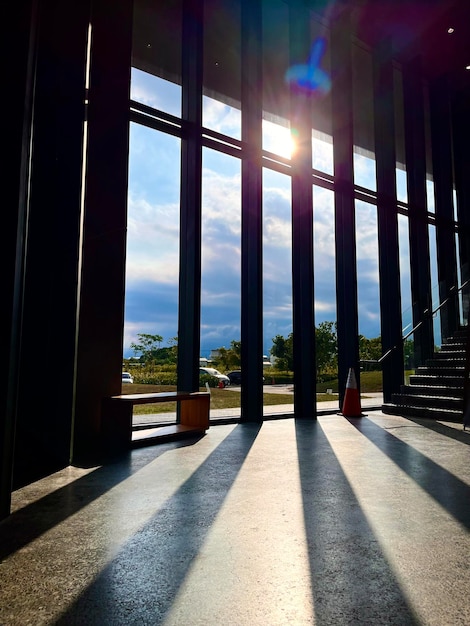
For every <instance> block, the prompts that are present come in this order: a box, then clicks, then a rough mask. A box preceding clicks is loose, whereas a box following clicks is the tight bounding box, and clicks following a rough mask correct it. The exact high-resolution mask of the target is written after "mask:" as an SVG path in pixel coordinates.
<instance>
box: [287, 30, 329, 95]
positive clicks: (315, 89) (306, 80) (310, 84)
mask: <svg viewBox="0 0 470 626" xmlns="http://www.w3.org/2000/svg"><path fill="white" fill-rule="evenodd" d="M325 50H326V40H325V39H324V38H323V37H319V38H318V39H315V41H314V42H313V44H312V48H311V50H310V55H309V58H308V61H307V63H305V64H299V65H292V66H291V67H290V68H289V69H288V70H287V72H286V74H285V81H286V83H288V84H289V85H290V86H291V87H293V88H294V89H296V90H298V91H302V92H308V93H317V94H319V95H324V94H326V93H328V91H329V90H330V89H331V79H330V77H329V75H328V74H327V72H325V70H323V69H322V68H321V67H320V63H321V60H322V57H323V55H324V54H325Z"/></svg>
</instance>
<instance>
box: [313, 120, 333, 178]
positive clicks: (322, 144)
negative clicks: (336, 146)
mask: <svg viewBox="0 0 470 626" xmlns="http://www.w3.org/2000/svg"><path fill="white" fill-rule="evenodd" d="M312 167H313V168H314V169H315V170H319V171H320V172H325V174H330V175H331V176H333V137H331V136H330V135H326V134H324V133H319V132H318V131H315V130H313V131H312Z"/></svg>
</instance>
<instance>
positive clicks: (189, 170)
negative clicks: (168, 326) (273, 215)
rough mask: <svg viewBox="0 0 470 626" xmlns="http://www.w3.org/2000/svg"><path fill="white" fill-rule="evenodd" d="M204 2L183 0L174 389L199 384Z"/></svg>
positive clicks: (190, 389) (189, 389)
mask: <svg viewBox="0 0 470 626" xmlns="http://www.w3.org/2000/svg"><path fill="white" fill-rule="evenodd" d="M202 20H203V3H202V2H199V1H198V0H185V2H184V3H183V51H182V54H183V56H182V88H183V93H182V97H183V103H182V105H183V110H182V119H183V140H182V145H181V207H180V211H181V219H180V284H179V313H178V389H180V390H184V391H196V390H197V389H198V388H199V352H200V320H201V185H202V181H201V176H202V143H201V126H202V67H203V57H202V49H203V46H202V41H203V34H202Z"/></svg>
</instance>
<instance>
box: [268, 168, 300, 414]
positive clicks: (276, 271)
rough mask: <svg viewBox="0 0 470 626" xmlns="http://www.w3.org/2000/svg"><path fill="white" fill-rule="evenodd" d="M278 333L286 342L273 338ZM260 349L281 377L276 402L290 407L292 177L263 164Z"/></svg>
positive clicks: (291, 402)
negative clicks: (261, 329) (261, 344)
mask: <svg viewBox="0 0 470 626" xmlns="http://www.w3.org/2000/svg"><path fill="white" fill-rule="evenodd" d="M278 336H279V337H281V338H282V339H283V340H285V341H286V342H287V345H285V346H284V345H281V343H284V342H282V341H281V343H280V342H279V341H276V339H275V338H276V337H278ZM289 336H290V338H289ZM275 346H277V347H278V348H280V351H279V350H276V347H275ZM263 352H264V354H265V355H267V356H271V360H272V361H273V366H272V370H270V376H271V380H272V379H274V382H275V383H276V384H281V383H280V380H281V381H282V385H283V387H282V390H283V391H284V393H282V394H279V396H278V400H277V403H278V405H284V407H283V411H289V412H290V411H293V397H292V390H291V389H292V385H291V384H289V382H290V380H291V378H289V376H290V377H292V371H290V370H291V366H292V364H291V360H292V225H291V180H290V177H289V176H286V175H284V174H279V173H277V172H273V171H271V170H269V169H266V168H265V169H264V170H263ZM276 353H277V355H278V356H276ZM286 370H287V371H286ZM280 374H282V375H283V378H282V379H280V378H279V375H280ZM265 377H266V374H265ZM276 378H277V381H276ZM272 411H273V409H271V408H270V405H267V404H266V403H265V406H264V413H265V414H266V415H269V414H270V413H271V412H272Z"/></svg>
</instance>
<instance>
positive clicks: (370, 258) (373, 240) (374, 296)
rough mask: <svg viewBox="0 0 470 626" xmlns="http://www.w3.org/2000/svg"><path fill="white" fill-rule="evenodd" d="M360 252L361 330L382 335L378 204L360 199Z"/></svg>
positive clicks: (361, 332) (367, 333)
mask: <svg viewBox="0 0 470 626" xmlns="http://www.w3.org/2000/svg"><path fill="white" fill-rule="evenodd" d="M356 250H357V252H356V254H357V281H358V285H357V292H358V308H359V334H361V335H364V337H367V338H375V337H378V336H380V332H381V331H380V292H379V249H378V235H377V207H376V206H375V205H373V204H369V203H367V202H362V201H360V200H356Z"/></svg>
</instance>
